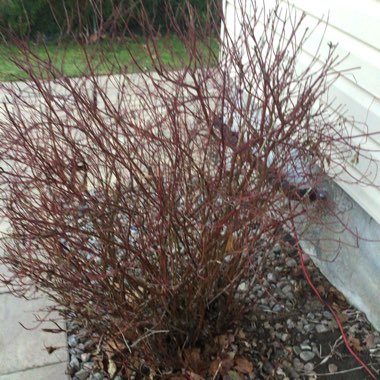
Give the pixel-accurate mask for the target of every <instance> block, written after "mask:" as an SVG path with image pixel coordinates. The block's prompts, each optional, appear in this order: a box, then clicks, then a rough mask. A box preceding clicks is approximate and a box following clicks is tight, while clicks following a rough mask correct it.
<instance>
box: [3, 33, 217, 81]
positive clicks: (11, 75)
mask: <svg viewBox="0 0 380 380" xmlns="http://www.w3.org/2000/svg"><path fill="white" fill-rule="evenodd" d="M30 46H31V51H32V53H33V54H36V55H37V56H38V57H40V58H41V59H42V60H43V61H46V62H48V61H49V60H50V61H51V62H52V66H54V67H55V68H56V69H57V70H58V71H59V72H60V73H63V74H64V75H66V76H70V77H76V76H81V75H83V74H86V73H88V72H89V66H88V64H87V60H86V54H87V56H88V59H89V62H90V65H91V67H92V69H93V70H94V72H95V73H96V74H109V73H115V74H116V73H120V72H128V73H132V72H136V71H139V70H140V68H142V69H143V70H151V69H152V68H153V65H152V62H151V59H150V58H149V54H148V49H147V47H146V45H145V43H144V41H143V40H142V39H141V40H131V39H126V40H124V41H122V42H111V41H109V40H106V41H101V42H97V43H94V44H91V45H87V46H86V49H85V50H86V54H85V53H84V49H83V47H82V46H80V45H79V44H77V43H74V42H68V43H65V44H53V43H49V44H47V45H45V46H43V45H35V44H31V45H30ZM157 46H158V50H159V54H160V56H161V59H162V61H163V63H164V64H165V65H167V66H169V67H170V68H172V69H179V68H181V67H183V66H184V65H185V64H187V63H188V62H189V58H188V54H187V52H186V49H185V47H184V46H183V44H182V43H181V41H180V40H179V39H178V38H177V37H175V36H167V37H161V38H160V39H158V40H157ZM211 46H212V53H213V54H214V55H215V56H213V57H211V58H210V59H209V60H208V59H207V57H208V55H209V51H208V49H207V48H205V46H204V45H200V47H199V51H200V52H201V54H202V56H203V58H204V61H205V64H213V63H214V62H215V57H217V55H218V45H217V43H216V41H215V40H212V43H211ZM23 59H24V58H23V56H22V55H21V53H20V52H18V50H17V48H16V47H15V46H10V45H5V44H0V81H10V80H24V79H28V74H27V73H26V72H24V71H22V70H21V69H20V68H18V67H17V65H16V64H15V63H14V62H15V61H16V62H23ZM38 66H39V65H36V66H35V67H38ZM37 75H41V76H45V75H46V72H43V71H42V72H40V73H38V72H37Z"/></svg>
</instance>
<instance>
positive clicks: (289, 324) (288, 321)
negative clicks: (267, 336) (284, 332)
mask: <svg viewBox="0 0 380 380" xmlns="http://www.w3.org/2000/svg"><path fill="white" fill-rule="evenodd" d="M286 325H287V326H288V329H294V327H295V324H294V322H293V321H292V320H291V319H290V318H289V319H288V320H287V321H286Z"/></svg>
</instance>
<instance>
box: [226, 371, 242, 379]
mask: <svg viewBox="0 0 380 380" xmlns="http://www.w3.org/2000/svg"><path fill="white" fill-rule="evenodd" d="M228 376H229V377H230V378H231V380H241V377H240V375H239V374H238V373H237V372H235V371H228Z"/></svg>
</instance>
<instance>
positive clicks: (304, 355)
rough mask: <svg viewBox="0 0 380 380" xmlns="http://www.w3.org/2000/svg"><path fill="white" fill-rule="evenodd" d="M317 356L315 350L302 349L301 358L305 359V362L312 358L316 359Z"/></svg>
mask: <svg viewBox="0 0 380 380" xmlns="http://www.w3.org/2000/svg"><path fill="white" fill-rule="evenodd" d="M314 357H315V353H314V352H313V351H302V352H301V353H300V358H301V359H302V360H303V361H304V362H308V361H309V360H312V359H314Z"/></svg>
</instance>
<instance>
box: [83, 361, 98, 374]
mask: <svg viewBox="0 0 380 380" xmlns="http://www.w3.org/2000/svg"><path fill="white" fill-rule="evenodd" d="M94 367H95V363H94V362H87V363H83V369H85V370H87V371H89V372H92V370H93V369H94Z"/></svg>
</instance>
